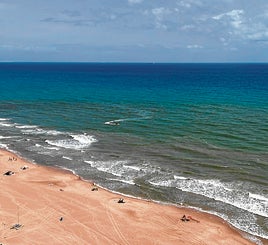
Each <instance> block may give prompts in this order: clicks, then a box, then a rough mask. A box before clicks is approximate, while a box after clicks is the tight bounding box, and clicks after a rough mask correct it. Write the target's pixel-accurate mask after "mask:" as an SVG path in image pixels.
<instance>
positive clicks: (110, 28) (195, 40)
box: [0, 0, 268, 62]
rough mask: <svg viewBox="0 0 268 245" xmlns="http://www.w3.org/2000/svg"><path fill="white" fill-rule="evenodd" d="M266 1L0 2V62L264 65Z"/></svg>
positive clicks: (267, 19) (267, 30)
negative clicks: (224, 63) (250, 63)
mask: <svg viewBox="0 0 268 245" xmlns="http://www.w3.org/2000/svg"><path fill="white" fill-rule="evenodd" d="M267 51H268V1H267V0H254V1H253V0H53V1H52V0H0V61H65V62H68V61H71V62H74V61H78V62H267V61H268V52H267Z"/></svg>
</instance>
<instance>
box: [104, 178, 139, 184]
mask: <svg viewBox="0 0 268 245" xmlns="http://www.w3.org/2000/svg"><path fill="white" fill-rule="evenodd" d="M109 180H112V181H119V182H122V183H126V184H129V185H135V182H134V181H133V180H122V179H109Z"/></svg>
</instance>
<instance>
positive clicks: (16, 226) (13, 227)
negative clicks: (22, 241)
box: [10, 224, 22, 230]
mask: <svg viewBox="0 0 268 245" xmlns="http://www.w3.org/2000/svg"><path fill="white" fill-rule="evenodd" d="M21 227H22V225H21V224H15V225H12V226H11V227H10V229H15V230H18V229H20V228H21Z"/></svg>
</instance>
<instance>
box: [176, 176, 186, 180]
mask: <svg viewBox="0 0 268 245" xmlns="http://www.w3.org/2000/svg"><path fill="white" fill-rule="evenodd" d="M174 179H180V180H186V179H188V178H185V177H183V176H177V175H174Z"/></svg>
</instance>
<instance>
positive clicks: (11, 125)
mask: <svg viewBox="0 0 268 245" xmlns="http://www.w3.org/2000/svg"><path fill="white" fill-rule="evenodd" d="M0 126H4V127H13V126H14V124H13V123H8V122H6V121H0Z"/></svg>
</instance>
